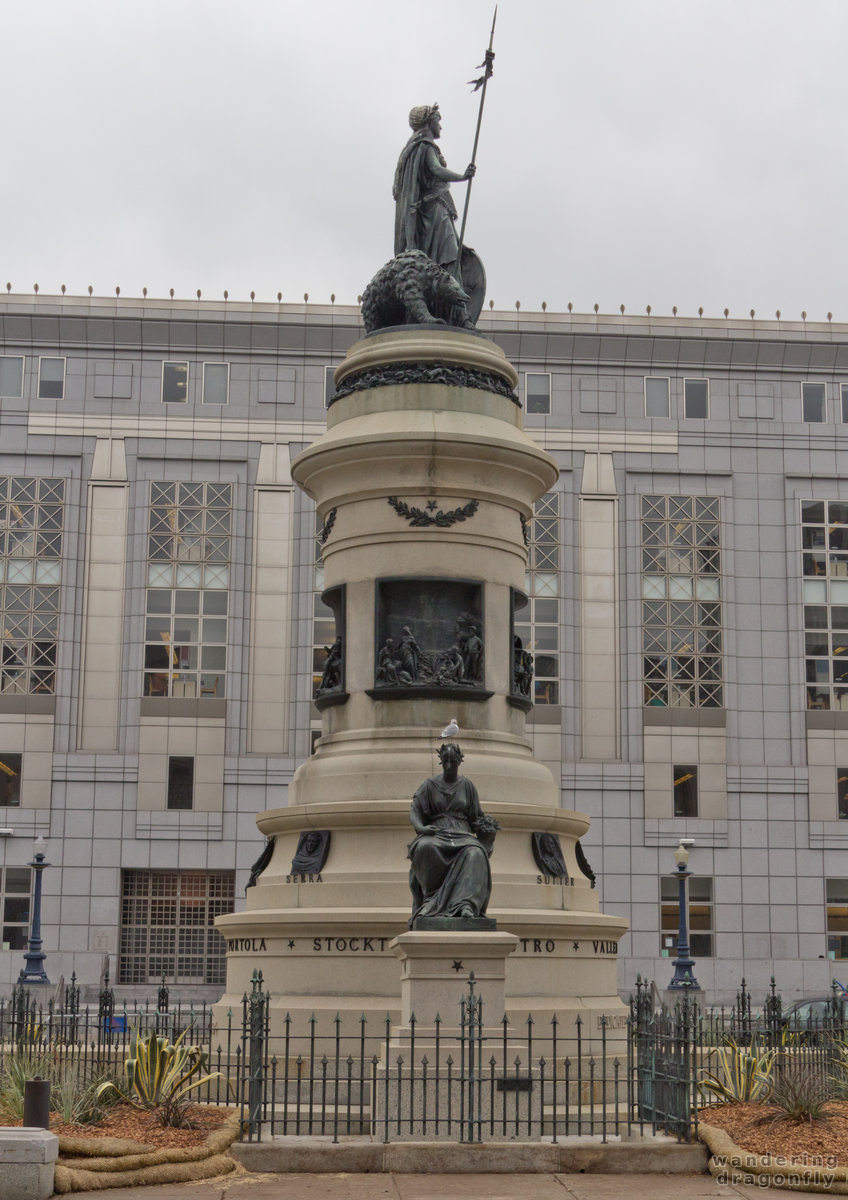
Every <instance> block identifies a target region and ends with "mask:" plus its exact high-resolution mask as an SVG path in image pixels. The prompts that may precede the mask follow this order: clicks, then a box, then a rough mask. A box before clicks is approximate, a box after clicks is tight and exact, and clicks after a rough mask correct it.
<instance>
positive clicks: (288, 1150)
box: [232, 1135, 708, 1175]
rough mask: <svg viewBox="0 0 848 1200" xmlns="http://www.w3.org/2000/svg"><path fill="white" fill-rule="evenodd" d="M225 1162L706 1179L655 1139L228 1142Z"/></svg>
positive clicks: (699, 1166)
mask: <svg viewBox="0 0 848 1200" xmlns="http://www.w3.org/2000/svg"><path fill="white" fill-rule="evenodd" d="M232 1153H233V1156H234V1157H235V1158H236V1159H237V1160H238V1162H240V1163H241V1164H242V1165H243V1166H244V1167H246V1169H247V1170H248V1171H268V1172H278V1173H285V1172H291V1173H297V1172H304V1173H313V1174H316V1173H317V1174H321V1173H327V1172H342V1171H343V1172H351V1173H362V1172H394V1173H396V1174H432V1173H436V1174H440V1175H461V1174H465V1173H468V1172H477V1173H482V1174H509V1173H513V1172H521V1173H525V1174H545V1175H550V1174H556V1173H569V1172H576V1173H580V1172H585V1173H586V1174H607V1175H618V1174H622V1175H623V1174H632V1173H634V1172H637V1173H644V1172H662V1173H663V1174H685V1173H690V1172H692V1171H696V1172H704V1171H706V1166H707V1158H708V1152H707V1149H706V1147H705V1146H703V1145H700V1144H699V1143H697V1142H691V1143H689V1142H677V1141H675V1140H674V1139H673V1138H669V1137H665V1136H663V1135H657V1136H650V1135H649V1136H646V1137H643V1138H636V1139H633V1140H630V1141H618V1142H606V1143H603V1142H601V1141H599V1140H598V1139H597V1138H564V1139H562V1140H561V1141H559V1142H557V1143H556V1144H555V1143H553V1142H550V1141H545V1142H476V1143H467V1142H466V1143H461V1142H443V1141H440V1142H389V1143H388V1144H384V1143H382V1142H378V1141H372V1139H371V1138H368V1137H343V1138H340V1139H339V1141H338V1143H335V1144H334V1142H333V1139H332V1138H331V1137H329V1136H326V1137H306V1136H300V1137H275V1138H272V1139H270V1140H269V1141H266V1142H236V1143H235V1144H234V1145H233V1146H232Z"/></svg>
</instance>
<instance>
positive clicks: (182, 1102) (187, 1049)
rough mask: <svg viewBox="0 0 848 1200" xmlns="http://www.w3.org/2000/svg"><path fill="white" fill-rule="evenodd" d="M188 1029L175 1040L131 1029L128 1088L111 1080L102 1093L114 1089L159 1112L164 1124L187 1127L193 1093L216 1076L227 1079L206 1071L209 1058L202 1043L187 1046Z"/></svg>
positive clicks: (126, 1098)
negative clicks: (188, 1111)
mask: <svg viewBox="0 0 848 1200" xmlns="http://www.w3.org/2000/svg"><path fill="white" fill-rule="evenodd" d="M187 1033H188V1029H184V1030H183V1032H182V1033H181V1034H180V1036H179V1037H178V1038H177V1040H176V1041H175V1042H169V1041H168V1039H167V1038H166V1037H162V1036H158V1037H157V1035H156V1034H155V1033H153V1032H152V1031H151V1032H149V1033H141V1032H140V1031H139V1029H138V1028H137V1027H136V1028H134V1029H133V1030H131V1032H130V1052H129V1056H128V1057H127V1059H126V1060H125V1062H124V1069H125V1071H126V1088H125V1089H123V1088H120V1087H119V1086H118V1085H117V1084H116V1083H113V1082H112V1081H107V1082H106V1083H104V1084H101V1086H100V1088H98V1093H97V1094H98V1096H100V1095H101V1093H107V1092H109V1091H110V1090H114V1091H115V1092H117V1093H118V1095H119V1096H120V1098H121V1099H122V1100H124V1101H126V1103H127V1104H131V1105H132V1106H133V1107H134V1108H140V1109H144V1110H146V1111H148V1112H152V1113H154V1114H155V1116H156V1118H157V1119H158V1120H159V1121H160V1122H161V1124H162V1125H174V1126H182V1127H185V1126H187V1125H188V1124H189V1122H188V1118H187V1109H188V1106H189V1104H190V1103H191V1101H190V1100H189V1093H191V1092H193V1091H195V1090H196V1089H197V1088H199V1087H202V1086H203V1084H204V1083H208V1082H209V1081H210V1080H212V1079H223V1078H224V1076H223V1075H222V1074H221V1072H220V1071H211V1072H206V1074H201V1072H203V1071H205V1069H206V1066H207V1063H208V1058H207V1054H206V1051H205V1050H201V1048H200V1047H199V1046H187V1045H185V1044H184V1041H183V1039H184V1038H185V1036H186V1034H187Z"/></svg>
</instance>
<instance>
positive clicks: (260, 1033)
mask: <svg viewBox="0 0 848 1200" xmlns="http://www.w3.org/2000/svg"><path fill="white" fill-rule="evenodd" d="M245 1008H246V1013H245V1026H246V1029H245V1032H246V1034H247V1039H248V1047H247V1054H246V1059H247V1136H248V1141H251V1142H252V1141H253V1140H254V1138H255V1139H256V1141H261V1140H262V1109H263V1104H262V1101H263V1090H264V1089H263V1085H264V1072H263V1064H264V1061H265V1037H266V1033H267V1009H268V995H267V993H266V992H265V991H264V990H263V985H262V972H261V971H258V970H257V971H254V972H253V975H252V977H251V980H250V995H249V996H248V997H247V1004H246V1006H245Z"/></svg>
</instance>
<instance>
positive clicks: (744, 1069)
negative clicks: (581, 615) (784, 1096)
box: [698, 1038, 775, 1104]
mask: <svg viewBox="0 0 848 1200" xmlns="http://www.w3.org/2000/svg"><path fill="white" fill-rule="evenodd" d="M774 1057H775V1051H774V1050H761V1049H760V1047H759V1045H758V1043H757V1040H756V1038H755V1039H754V1040H753V1041H752V1042H751V1044H750V1046H740V1045H739V1044H738V1042H736V1041H734V1039H733V1038H728V1039H727V1043H726V1044H725V1045H724V1046H718V1047H717V1048H716V1049H715V1050H711V1051H710V1052H709V1055H708V1059H707V1061H708V1063H709V1066H708V1067H706V1068H705V1069H704V1072H703V1074H702V1076H701V1079H700V1080H699V1082H698V1089H699V1091H700V1093H701V1095H702V1096H703V1098H704V1100H705V1101H706V1102H707V1103H709V1104H729V1103H733V1102H737V1103H746V1102H748V1101H751V1100H765V1099H766V1098H767V1097H768V1095H769V1092H770V1090H771V1087H772V1071H773V1069H774Z"/></svg>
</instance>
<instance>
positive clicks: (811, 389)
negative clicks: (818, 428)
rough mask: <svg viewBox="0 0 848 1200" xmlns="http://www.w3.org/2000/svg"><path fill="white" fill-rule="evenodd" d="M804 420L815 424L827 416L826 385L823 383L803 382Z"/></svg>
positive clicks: (802, 403)
mask: <svg viewBox="0 0 848 1200" xmlns="http://www.w3.org/2000/svg"><path fill="white" fill-rule="evenodd" d="M801 405H802V409H803V413H802V416H803V420H804V421H807V422H811V423H814V424H817V423H820V422H822V421H823V420H824V418H825V385H824V384H823V383H802V384H801Z"/></svg>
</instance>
